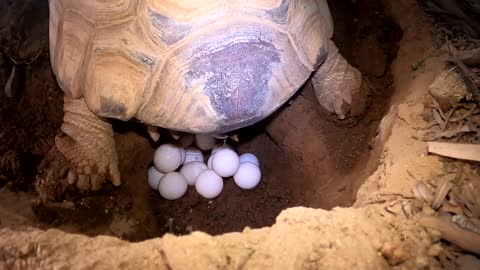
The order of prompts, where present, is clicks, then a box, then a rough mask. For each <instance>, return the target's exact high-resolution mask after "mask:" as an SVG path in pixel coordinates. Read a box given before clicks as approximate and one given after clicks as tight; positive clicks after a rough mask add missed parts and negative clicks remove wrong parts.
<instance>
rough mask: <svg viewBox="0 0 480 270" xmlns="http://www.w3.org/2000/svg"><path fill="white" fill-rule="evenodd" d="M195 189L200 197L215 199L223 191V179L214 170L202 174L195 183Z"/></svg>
mask: <svg viewBox="0 0 480 270" xmlns="http://www.w3.org/2000/svg"><path fill="white" fill-rule="evenodd" d="M195 189H196V190H197V192H198V194H200V196H202V197H204V198H206V199H213V198H215V197H217V196H218V195H220V193H221V192H222V190H223V179H222V178H221V177H220V176H218V175H217V174H216V173H215V172H214V171H212V170H208V169H207V170H205V171H203V172H201V173H200V174H199V175H198V177H197V180H196V181H195Z"/></svg>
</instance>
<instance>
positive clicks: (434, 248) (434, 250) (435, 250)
mask: <svg viewBox="0 0 480 270" xmlns="http://www.w3.org/2000/svg"><path fill="white" fill-rule="evenodd" d="M442 251H443V247H442V246H441V245H440V244H433V245H431V246H430V248H428V251H427V254H428V256H430V257H438V256H439V255H440V254H441V253H442Z"/></svg>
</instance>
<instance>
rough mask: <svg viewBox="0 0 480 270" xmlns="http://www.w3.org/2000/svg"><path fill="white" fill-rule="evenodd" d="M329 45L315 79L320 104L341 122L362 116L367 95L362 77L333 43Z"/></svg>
mask: <svg viewBox="0 0 480 270" xmlns="http://www.w3.org/2000/svg"><path fill="white" fill-rule="evenodd" d="M328 45H329V46H328V56H327V59H326V60H325V62H324V63H323V64H321V65H320V67H318V69H317V70H316V71H315V73H314V74H313V77H312V85H313V89H314V90H315V96H316V97H317V100H318V103H320V105H321V106H323V107H324V108H325V109H326V110H328V111H329V112H332V113H335V114H337V116H338V117H339V118H340V119H345V118H346V117H347V116H348V117H354V116H360V115H362V114H363V112H364V111H365V108H366V105H367V96H368V88H367V86H366V85H365V82H364V81H363V79H362V74H361V73H360V71H358V70H357V69H356V68H354V67H353V66H351V65H350V64H349V63H348V62H347V60H346V59H345V58H343V56H342V55H341V54H340V53H339V52H338V49H337V47H336V46H335V44H334V43H333V42H332V41H330V42H329V44H328Z"/></svg>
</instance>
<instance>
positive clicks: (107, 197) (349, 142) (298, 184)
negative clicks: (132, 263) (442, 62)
mask: <svg viewBox="0 0 480 270" xmlns="http://www.w3.org/2000/svg"><path fill="white" fill-rule="evenodd" d="M19 2H20V1H3V2H2V3H1V4H0V13H1V14H6V17H7V18H10V20H9V21H16V22H19V23H16V24H12V23H5V24H2V26H0V28H1V29H0V32H1V33H2V35H1V36H2V45H1V46H2V47H1V55H0V85H2V87H3V86H4V85H5V84H6V82H7V79H8V76H9V75H10V72H11V69H12V65H13V63H12V61H11V60H10V57H12V58H16V59H22V60H25V61H24V62H28V60H29V59H32V58H33V57H34V56H35V55H36V54H37V53H38V52H40V55H39V57H38V58H37V59H36V60H35V61H33V62H32V63H30V64H23V65H22V69H23V70H24V75H25V76H24V80H22V84H21V87H19V88H18V89H19V91H17V93H16V95H15V96H14V97H13V98H7V97H6V96H5V95H4V93H3V91H2V93H1V94H0V95H1V96H0V124H1V126H2V129H1V130H0V153H1V157H0V188H1V191H2V192H6V191H8V192H16V193H17V194H18V196H19V198H20V197H21V198H22V200H28V201H29V202H31V204H30V203H29V205H31V207H33V208H32V209H33V212H32V213H33V214H32V220H31V224H34V225H35V226H39V227H41V228H52V227H55V228H60V229H63V230H65V231H69V232H78V233H83V234H87V235H101V234H102V235H115V236H117V237H121V238H124V239H128V240H131V241H138V240H143V239H148V238H152V237H158V236H161V235H163V234H164V233H174V234H185V233H188V232H190V231H192V230H200V231H204V232H207V233H210V234H214V235H216V234H221V233H225V232H232V231H241V230H243V229H244V228H245V227H247V226H248V227H250V228H259V227H264V226H269V225H271V224H273V223H274V222H275V218H276V216H277V215H278V214H279V213H280V211H282V210H283V209H285V208H288V207H292V206H299V205H302V206H308V207H315V208H324V209H330V208H332V207H335V206H350V205H351V204H352V203H353V202H354V198H355V194H356V191H357V189H358V188H359V187H360V185H361V184H362V182H363V181H364V180H365V179H366V177H367V176H368V175H369V174H370V173H371V172H372V170H373V169H374V168H375V167H376V165H377V164H376V162H375V160H376V159H378V156H379V155H378V153H376V152H375V144H374V143H373V139H374V137H375V135H376V130H377V127H378V125H379V123H380V120H381V118H382V116H383V115H385V113H386V112H387V110H388V107H389V106H388V105H389V98H390V96H391V95H392V93H393V91H394V86H393V85H392V79H391V76H390V71H389V66H390V63H391V61H392V60H393V59H394V58H395V56H396V52H397V46H396V42H397V41H398V40H399V39H400V38H401V35H402V31H401V29H400V28H399V27H398V26H397V25H396V24H395V23H394V22H393V21H392V20H391V18H390V16H389V7H387V6H385V5H384V4H382V1H380V0H369V1H367V0H362V1H346V0H343V1H329V4H330V8H331V12H332V16H333V19H334V24H335V35H334V41H335V42H336V44H337V46H338V47H339V49H340V52H341V53H342V54H343V55H344V56H345V57H346V58H347V59H348V60H349V61H350V63H351V64H352V65H354V66H355V67H357V68H358V69H359V70H360V71H361V72H362V73H363V75H364V76H365V78H366V80H367V82H368V84H369V86H370V90H371V93H370V105H369V107H368V110H367V112H366V114H365V115H364V116H363V117H361V118H358V119H349V120H345V121H340V120H338V119H336V118H335V117H334V116H332V115H330V114H328V113H327V112H325V111H323V110H322V109H321V108H320V107H319V105H318V103H317V101H316V99H315V96H314V93H313V89H312V87H311V85H310V84H309V83H306V85H305V86H304V87H303V88H302V89H300V90H299V93H298V94H297V95H295V97H294V98H293V99H292V100H291V102H289V104H288V105H286V106H284V108H282V109H281V110H280V111H278V112H276V113H275V114H274V115H273V116H272V117H270V118H269V119H266V120H265V121H262V122H261V123H258V124H256V125H254V126H251V127H248V128H245V129H243V130H241V131H239V138H240V143H235V144H234V145H233V146H234V147H235V148H236V149H237V150H238V151H239V152H252V153H254V154H256V155H257V156H258V157H259V159H260V161H261V170H262V173H263V178H262V182H261V183H260V185H259V186H257V187H256V188H255V189H253V190H249V191H246V190H241V189H239V188H237V187H236V186H235V184H234V183H233V181H232V180H231V179H230V180H228V179H227V180H226V181H225V188H224V190H223V192H222V194H221V195H220V196H219V197H218V198H216V199H214V200H206V199H203V198H201V197H199V196H198V195H197V194H196V192H195V191H194V190H189V191H188V192H187V194H186V195H185V196H184V197H182V198H181V199H179V200H176V201H166V200H163V199H162V198H161V197H160V196H159V194H158V193H157V192H156V191H154V190H152V189H150V188H149V186H148V183H147V180H146V173H147V169H148V167H149V166H150V165H151V160H152V157H153V152H154V149H155V147H156V146H157V145H158V144H155V143H153V142H152V141H151V140H150V139H149V137H148V135H147V133H146V130H145V128H144V127H143V126H142V125H140V124H138V123H134V122H129V123H122V122H115V123H114V127H115V131H116V135H115V139H116V144H117V150H118V153H119V159H120V170H121V173H122V185H121V186H120V187H118V188H114V187H112V186H110V185H108V184H107V185H105V187H104V188H103V189H102V190H101V191H99V192H97V193H91V194H78V193H77V192H75V191H73V190H72V191H71V192H68V193H67V194H66V197H65V200H64V201H62V202H51V203H42V204H38V203H36V201H37V196H38V195H37V193H36V191H35V188H34V183H35V178H36V175H37V173H38V172H37V166H38V165H39V163H40V162H41V160H42V159H43V157H44V156H45V155H46V153H47V152H48V150H49V149H50V147H51V145H53V144H54V137H55V135H56V134H57V132H58V131H59V128H60V125H61V120H62V102H63V93H62V91H61V90H60V89H59V87H58V85H57V83H56V79H55V77H54V75H53V74H52V72H51V69H50V62H49V56H48V47H47V42H46V41H47V39H48V5H47V4H45V3H46V2H47V1H44V3H43V4H39V2H40V1H25V3H19ZM22 2H23V1H22ZM26 3H30V5H28V4H26ZM32 3H36V4H35V9H33V8H32V5H33V4H32ZM34 11H35V12H36V14H35V15H36V16H32V13H33V12H34ZM39 16H40V17H39ZM32 17H35V18H36V19H35V22H33V24H35V27H33V26H31V24H32V22H31V21H30V20H31V19H30V18H32ZM4 18H5V17H4ZM26 29H28V31H27V30H26ZM5 198H6V197H5ZM8 198H10V197H8ZM2 204H4V205H9V204H8V202H4V203H2ZM17 205H21V206H22V209H17V208H16V207H17ZM24 206H25V204H17V203H14V202H12V203H11V206H7V209H10V211H12V212H15V211H25V209H24V208H25V207H24ZM28 210H29V211H30V209H28ZM2 224H3V223H0V226H2Z"/></svg>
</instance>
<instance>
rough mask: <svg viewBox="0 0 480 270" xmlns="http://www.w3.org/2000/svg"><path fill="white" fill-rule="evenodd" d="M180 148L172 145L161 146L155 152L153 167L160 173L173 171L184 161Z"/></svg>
mask: <svg viewBox="0 0 480 270" xmlns="http://www.w3.org/2000/svg"><path fill="white" fill-rule="evenodd" d="M182 150H183V149H182V148H180V147H178V146H175V145H173V144H162V145H160V146H159V147H158V148H157V150H155V156H154V158H153V165H154V166H155V168H156V169H157V170H158V171H159V172H161V173H169V172H173V171H175V170H176V169H177V168H178V167H179V166H180V165H181V164H182V163H183V161H184V156H183V155H182Z"/></svg>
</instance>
